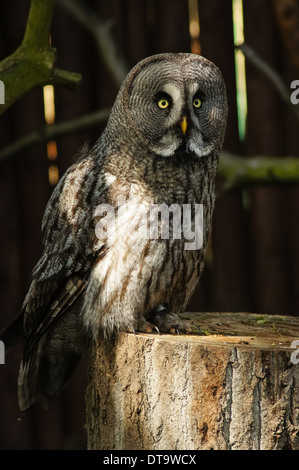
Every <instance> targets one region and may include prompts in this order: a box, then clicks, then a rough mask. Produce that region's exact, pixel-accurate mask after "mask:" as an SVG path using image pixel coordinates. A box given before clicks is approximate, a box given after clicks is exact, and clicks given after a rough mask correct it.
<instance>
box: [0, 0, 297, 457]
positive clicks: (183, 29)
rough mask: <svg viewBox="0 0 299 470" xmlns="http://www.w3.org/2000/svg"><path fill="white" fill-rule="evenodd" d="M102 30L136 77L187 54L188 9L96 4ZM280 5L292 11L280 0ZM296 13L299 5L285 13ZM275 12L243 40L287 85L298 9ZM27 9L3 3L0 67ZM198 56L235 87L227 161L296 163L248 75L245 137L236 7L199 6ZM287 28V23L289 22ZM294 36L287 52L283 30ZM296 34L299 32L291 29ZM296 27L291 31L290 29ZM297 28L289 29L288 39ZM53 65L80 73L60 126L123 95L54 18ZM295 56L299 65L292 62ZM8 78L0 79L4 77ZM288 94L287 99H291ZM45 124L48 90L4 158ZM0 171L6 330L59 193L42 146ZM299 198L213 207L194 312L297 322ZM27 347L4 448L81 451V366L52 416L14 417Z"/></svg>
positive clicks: (282, 120)
mask: <svg viewBox="0 0 299 470" xmlns="http://www.w3.org/2000/svg"><path fill="white" fill-rule="evenodd" d="M85 3H86V4H88V5H89V6H90V7H91V8H93V9H94V11H95V12H96V14H98V15H99V16H100V17H101V18H102V19H103V20H109V19H113V20H114V22H115V24H114V30H115V35H116V38H117V40H118V42H119V44H120V47H121V49H122V51H123V53H124V55H125V57H126V60H127V62H128V64H129V66H130V67H131V66H133V65H135V63H136V62H138V61H139V60H140V59H142V58H144V57H146V56H149V55H151V54H154V53H159V52H179V51H180V52H184V51H190V36H189V11H188V1H187V0H175V1H174V0H109V1H106V0H89V1H85ZM281 3H282V4H283V3H285V2H283V1H282V0H281ZM288 3H289V4H290V5H291V6H292V5H293V6H296V5H297V7H298V4H297V2H296V1H293V2H292V1H289V2H288ZM276 4H277V2H275V1H271V0H263V1H260V0H245V2H244V26H245V31H244V33H245V41H246V42H247V43H248V44H249V45H250V46H251V47H253V48H254V50H255V51H256V52H257V53H258V54H259V55H260V56H262V57H263V59H264V60H265V61H267V62H268V63H269V64H270V65H271V66H272V67H273V68H274V69H275V70H276V71H277V72H278V73H279V74H280V75H281V77H282V78H283V79H284V80H285V83H286V84H287V86H289V85H290V83H291V82H292V81H293V80H295V79H299V70H298V68H297V66H296V60H294V54H293V55H291V54H290V47H291V46H292V44H293V43H292V34H293V39H295V38H296V31H297V30H296V27H297V28H298V30H299V27H298V24H296V19H297V20H298V22H299V19H298V8H297V10H296V9H295V10H292V8H291V10H290V8H289V9H286V10H284V12H283V13H282V16H281V18H280V20H282V22H279V21H278V19H277V15H276V14H275V8H274V7H275V6H276ZM29 6H30V2H29V0H13V1H8V0H6V1H5V0H4V1H2V2H1V6H0V60H1V59H3V58H5V57H6V56H8V55H9V54H11V53H12V52H13V51H14V50H15V49H16V48H17V47H18V45H19V44H20V42H21V40H22V37H23V33H24V29H25V25H26V20H27V15H28V11H29ZM198 6H199V19H200V42H201V52H202V55H204V56H205V57H207V58H208V59H210V60H212V61H214V62H215V63H216V64H217V65H218V66H219V67H220V69H221V70H222V72H223V75H224V79H225V82H226V84H227V92H228V100H229V107H230V113H229V121H228V127H227V133H226V139H225V143H224V148H225V150H228V151H232V152H235V153H238V154H241V155H244V158H246V156H250V155H266V156H271V155H274V156H280V157H281V158H283V157H284V156H287V155H292V156H298V155H299V146H298V144H299V132H298V121H297V120H296V118H295V117H294V115H293V113H292V110H290V109H289V108H288V107H287V106H286V104H285V103H284V102H283V101H282V99H281V97H280V96H279V95H278V94H277V92H276V91H275V89H274V87H273V85H272V84H271V83H270V82H269V80H268V79H267V78H265V77H264V75H263V74H262V72H260V71H258V70H257V69H256V68H255V67H254V66H253V65H251V64H249V63H247V64H246V78H247V97H248V116H247V129H246V138H245V141H244V142H240V140H239V136H238V123H237V110H236V87H235V69H234V46H233V24H232V7H231V1H230V0H208V1H207V0H201V1H199V2H198ZM283 21H284V23H283ZM288 21H289V22H290V21H291V23H292V22H294V25H293V27H291V28H290V37H289V38H288V39H290V40H291V46H290V43H289V42H285V41H284V39H283V37H284V36H283V33H284V32H283V30H282V28H281V24H283V25H284V26H287V25H288ZM292 24H293V23H292ZM292 24H291V26H292ZM292 28H293V29H292ZM52 45H53V46H54V47H55V48H57V52H58V58H57V65H58V66H59V67H61V68H64V69H67V70H71V71H74V72H79V73H82V75H83V80H82V83H81V85H80V86H79V88H78V89H77V90H76V91H69V90H66V89H64V88H58V87H56V88H55V104H56V122H60V121H62V120H67V119H71V118H75V117H80V116H82V115H84V114H86V113H89V112H91V111H95V110H97V109H101V108H103V107H107V106H111V105H112V103H113V101H114V98H115V95H116V93H117V86H116V85H115V84H114V82H113V80H112V79H111V77H110V75H109V73H108V72H107V70H106V69H105V66H104V64H103V62H102V61H101V58H100V56H99V53H98V50H97V47H96V45H95V42H94V39H93V38H92V36H91V35H90V33H89V32H88V31H86V29H84V27H83V26H81V25H79V24H78V23H77V22H76V21H75V20H74V19H73V18H72V17H70V15H69V14H68V13H66V12H65V11H64V10H63V9H61V8H60V7H57V8H56V10H55V14H54V19H53V24H52ZM295 56H296V54H295ZM297 58H298V56H297ZM0 79H1V77H0ZM290 94H291V91H290ZM42 125H44V114H43V95H42V90H41V89H37V90H34V91H31V92H30V93H28V94H27V95H26V96H24V97H23V98H22V99H21V100H19V101H18V102H17V103H16V104H14V105H13V106H12V107H11V108H10V109H9V110H8V111H7V112H6V113H5V114H4V115H2V116H1V118H0V148H2V147H5V146H6V145H8V144H10V143H12V142H14V141H16V140H17V139H19V138H20V137H23V136H25V135H26V134H28V133H31V132H32V131H34V130H35V129H38V128H40V127H41V126H42ZM102 129H103V127H101V126H97V127H95V128H93V129H91V130H85V131H82V132H76V134H75V135H71V136H68V137H65V138H61V139H59V140H57V146H58V158H57V165H58V167H59V172H60V175H61V174H63V173H64V171H65V170H66V168H68V166H69V165H70V164H71V163H72V162H73V159H74V156H75V154H76V152H77V149H78V147H80V146H82V144H83V143H84V142H85V141H86V140H89V141H90V142H94V140H96V139H97V137H98V136H99V134H100V133H101V131H102ZM0 165H1V171H0V221H1V222H0V223H1V230H0V247H1V250H0V329H1V328H2V327H3V326H4V325H5V324H6V323H7V322H8V320H9V319H10V318H12V317H13V316H14V315H15V314H16V313H17V311H18V310H19V309H20V307H21V304H22V301H23V299H24V296H25V294H26V291H27V289H28V287H29V284H30V273H31V270H32V268H33V266H34V264H35V263H36V261H37V259H38V257H39V255H40V252H41V240H42V237H41V231H40V226H41V219H42V215H43V211H44V208H45V205H46V203H47V200H48V198H49V196H50V194H51V191H52V189H53V188H52V187H51V186H50V184H49V183H48V166H49V161H48V159H47V154H46V145H45V144H43V145H39V146H37V147H35V148H33V149H31V150H30V151H29V150H27V151H23V152H22V153H20V154H18V155H16V156H15V157H12V158H10V159H8V160H7V161H5V162H1V163H0ZM298 203H299V189H298V187H291V186H283V187H281V186H279V185H276V186H258V187H254V188H252V187H251V188H243V189H239V190H235V191H233V192H231V193H227V194H224V195H222V196H221V197H219V198H218V199H217V204H216V211H215V216H214V223H213V230H212V240H211V245H210V247H209V251H208V255H207V259H206V269H205V272H204V275H203V278H202V281H201V283H200V286H199V288H198V290H197V292H196V294H195V296H194V298H193V300H192V302H191V305H190V309H192V310H193V311H205V310H213V311H251V312H258V313H269V314H288V315H297V314H298V311H299V289H298V285H299V243H298V240H299V217H298ZM20 356H21V348H18V349H17V350H16V351H14V352H13V353H11V354H9V355H8V356H7V357H6V364H5V365H0V448H1V449H78V448H84V447H85V441H86V436H85V431H84V423H85V416H84V390H85V386H86V361H83V363H82V364H81V366H80V367H79V370H78V371H77V373H76V375H75V377H74V378H73V380H72V382H71V383H70V385H69V387H68V388H67V389H66V390H65V392H64V393H63V394H62V395H61V396H59V397H58V398H57V399H55V400H54V401H53V403H52V404H51V406H50V408H49V409H48V411H44V410H41V409H39V408H38V407H33V408H32V409H30V410H28V411H26V412H23V413H21V412H20V411H19V410H18V406H17V394H16V392H17V374H18V367H19V361H20Z"/></svg>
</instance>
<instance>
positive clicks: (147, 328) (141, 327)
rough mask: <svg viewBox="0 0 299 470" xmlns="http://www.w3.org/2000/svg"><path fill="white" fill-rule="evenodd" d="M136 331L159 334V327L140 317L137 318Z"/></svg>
mask: <svg viewBox="0 0 299 470" xmlns="http://www.w3.org/2000/svg"><path fill="white" fill-rule="evenodd" d="M137 331H138V332H139V333H158V334H160V331H159V328H158V327H157V326H156V325H154V324H153V323H150V322H148V321H146V320H145V318H142V319H140V320H139V323H138V328H137Z"/></svg>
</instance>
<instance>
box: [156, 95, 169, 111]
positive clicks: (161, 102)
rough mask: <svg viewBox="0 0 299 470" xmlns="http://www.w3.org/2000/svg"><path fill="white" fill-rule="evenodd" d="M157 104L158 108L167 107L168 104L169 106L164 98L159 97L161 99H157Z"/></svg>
mask: <svg viewBox="0 0 299 470" xmlns="http://www.w3.org/2000/svg"><path fill="white" fill-rule="evenodd" d="M158 106H159V108H161V109H166V108H168V106H169V101H168V100H167V99H166V98H161V99H160V100H159V101H158Z"/></svg>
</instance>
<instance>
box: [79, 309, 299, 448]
mask: <svg viewBox="0 0 299 470" xmlns="http://www.w3.org/2000/svg"><path fill="white" fill-rule="evenodd" d="M183 316H184V317H185V318H189V319H190V321H192V322H193V323H194V325H198V326H200V328H201V332H200V334H192V335H158V334H157V335H154V334H135V335H134V334H129V333H119V334H117V336H116V337H115V338H114V340H113V341H112V340H110V341H107V340H104V339H103V338H100V339H99V341H98V344H97V345H96V346H94V347H92V349H91V353H90V363H89V381H88V388H87V393H86V406H87V432H88V448H89V449H99V450H139V449H142V450H194V449H215V450H216V449H219V450H225V449H227V450H230V449H240V450H241V449H243V450H245V449H246V450H251V449H252V450H253V449H263V450H278V449H297V450H298V449H299V365H296V364H297V362H299V350H298V351H297V350H296V346H297V345H299V318H297V317H289V316H277V315H275V316H270V315H257V314H248V313H233V314H232V313H199V314H194V313H192V314H184V315H183ZM295 340H298V344H296V343H294V341H295ZM297 353H298V354H297Z"/></svg>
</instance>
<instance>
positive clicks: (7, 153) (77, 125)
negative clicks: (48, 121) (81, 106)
mask: <svg viewBox="0 0 299 470" xmlns="http://www.w3.org/2000/svg"><path fill="white" fill-rule="evenodd" d="M109 113H110V108H107V109H101V110H100V111H96V112H94V113H90V114H86V115H85V116H82V117H80V118H78V119H72V120H69V121H64V122H60V123H59V124H52V125H50V126H49V125H47V126H44V127H42V128H41V129H40V130H38V131H35V132H32V133H31V134H29V135H27V136H26V137H24V138H22V139H19V140H17V141H16V142H14V143H13V144H11V145H8V146H7V147H5V148H4V149H2V150H0V162H3V161H5V160H7V159H8V158H11V157H13V156H16V155H18V154H20V153H22V152H24V151H25V150H28V149H29V148H32V147H34V146H36V145H38V144H42V143H45V142H48V141H50V140H53V139H57V138H59V137H63V136H66V135H69V134H72V133H74V132H78V131H83V130H84V129H89V128H91V127H95V126H97V125H98V124H100V123H102V122H105V121H106V120H107V118H108V116H109Z"/></svg>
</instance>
